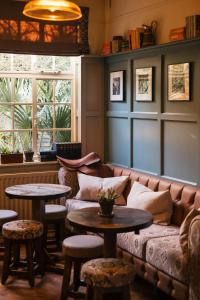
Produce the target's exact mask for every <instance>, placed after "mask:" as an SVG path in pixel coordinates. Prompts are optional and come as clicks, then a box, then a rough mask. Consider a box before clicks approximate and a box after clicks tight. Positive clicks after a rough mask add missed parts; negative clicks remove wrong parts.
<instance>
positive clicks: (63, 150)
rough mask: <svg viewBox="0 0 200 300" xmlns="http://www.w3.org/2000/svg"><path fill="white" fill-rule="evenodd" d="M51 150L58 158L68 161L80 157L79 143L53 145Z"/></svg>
mask: <svg viewBox="0 0 200 300" xmlns="http://www.w3.org/2000/svg"><path fill="white" fill-rule="evenodd" d="M52 149H53V150H55V151H56V153H57V155H58V156H61V157H64V158H68V159H78V158H80V157H81V143H79V142H77V143H53V144H52Z"/></svg>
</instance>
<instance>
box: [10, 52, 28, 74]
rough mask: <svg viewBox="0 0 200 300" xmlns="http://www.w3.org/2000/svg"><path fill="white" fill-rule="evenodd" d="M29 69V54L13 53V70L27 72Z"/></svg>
mask: <svg viewBox="0 0 200 300" xmlns="http://www.w3.org/2000/svg"><path fill="white" fill-rule="evenodd" d="M30 70H31V55H26V54H14V55H13V71H14V72H19V71H22V72H27V71H30Z"/></svg>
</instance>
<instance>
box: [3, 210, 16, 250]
mask: <svg viewBox="0 0 200 300" xmlns="http://www.w3.org/2000/svg"><path fill="white" fill-rule="evenodd" d="M17 218H18V213H17V212H16V211H14V210H10V209H0V238H2V233H1V232H2V226H3V224H4V223H7V222H9V221H13V220H16V219H17ZM0 251H4V247H3V244H2V241H0Z"/></svg>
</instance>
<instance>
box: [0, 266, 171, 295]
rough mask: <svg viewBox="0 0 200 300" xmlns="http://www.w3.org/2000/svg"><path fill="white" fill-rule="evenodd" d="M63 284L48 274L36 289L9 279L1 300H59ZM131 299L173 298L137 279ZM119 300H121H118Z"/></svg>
mask: <svg viewBox="0 0 200 300" xmlns="http://www.w3.org/2000/svg"><path fill="white" fill-rule="evenodd" d="M1 270H2V262H0V275H1ZM61 282H62V276H61V275H57V274H53V273H46V274H45V276H44V277H43V278H41V277H39V276H38V277H37V278H36V284H35V287H34V288H31V287H30V286H29V284H28V282H27V281H26V280H22V279H18V278H14V277H9V279H8V281H7V283H6V285H4V286H3V285H1V284H0V300H59V298H60V290H61ZM115 299H116V298H115ZM131 299H132V300H170V299H171V298H168V297H166V296H165V295H164V294H160V293H159V292H158V291H157V290H155V288H154V287H153V286H152V285H150V284H147V283H146V282H145V281H144V280H141V279H139V278H137V279H136V280H135V282H134V283H133V286H132V291H131ZM68 300H69V299H68ZM70 300H72V298H70ZM117 300H121V299H119V298H117Z"/></svg>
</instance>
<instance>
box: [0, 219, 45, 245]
mask: <svg viewBox="0 0 200 300" xmlns="http://www.w3.org/2000/svg"><path fill="white" fill-rule="evenodd" d="M2 234H3V236H4V237H5V238H7V239H13V240H26V239H35V238H38V237H40V236H41V235H42V234H43V224H42V223H40V222H37V221H32V220H30V221H29V220H17V221H12V222H8V223H5V224H4V225H3V227H2Z"/></svg>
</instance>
